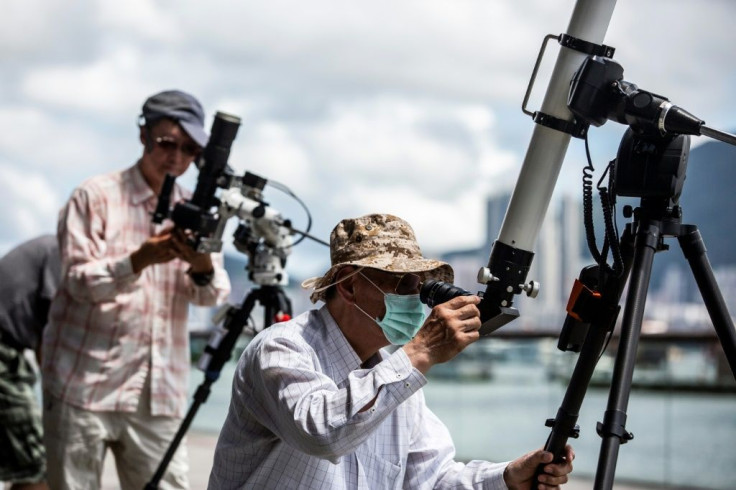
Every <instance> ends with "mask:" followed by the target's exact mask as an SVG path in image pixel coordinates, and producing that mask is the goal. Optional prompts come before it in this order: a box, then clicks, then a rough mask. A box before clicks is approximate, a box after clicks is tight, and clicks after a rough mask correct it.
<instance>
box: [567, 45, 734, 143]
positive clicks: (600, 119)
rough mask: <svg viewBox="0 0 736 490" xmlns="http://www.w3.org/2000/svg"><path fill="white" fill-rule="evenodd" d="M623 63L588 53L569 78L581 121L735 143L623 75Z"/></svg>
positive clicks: (570, 97) (569, 102)
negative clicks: (607, 122)
mask: <svg viewBox="0 0 736 490" xmlns="http://www.w3.org/2000/svg"><path fill="white" fill-rule="evenodd" d="M623 75H624V69H623V67H622V66H621V65H620V64H619V63H618V62H616V61H615V60H613V59H611V58H605V57H601V56H588V57H586V58H585V60H583V63H582V64H581V65H580V67H579V68H578V69H577V71H576V72H575V74H574V75H573V77H572V80H571V81H570V92H569V94H568V98H567V106H568V108H569V109H570V112H572V113H573V114H574V115H575V117H576V119H577V120H578V121H579V122H583V123H586V124H592V125H593V126H596V127H598V126H602V125H603V124H605V123H606V121H607V120H609V119H610V120H611V121H616V122H619V123H621V124H627V125H629V126H630V127H631V129H632V130H633V131H635V132H636V133H640V134H649V135H653V136H654V135H659V136H675V135H693V136H700V135H705V136H709V137H711V138H714V139H717V140H720V141H723V142H725V143H730V144H736V136H733V135H730V134H728V133H723V132H721V131H717V130H714V129H711V128H708V127H707V126H705V121H703V120H701V119H699V118H697V117H695V116H694V115H692V114H691V113H689V112H688V111H686V110H685V109H683V108H681V107H679V106H676V105H673V104H672V103H671V102H670V101H669V100H668V99H667V98H666V97H663V96H661V95H657V94H655V93H653V92H648V91H646V90H642V89H640V88H639V87H638V86H637V85H636V84H634V83H631V82H627V81H625V80H624V79H623Z"/></svg>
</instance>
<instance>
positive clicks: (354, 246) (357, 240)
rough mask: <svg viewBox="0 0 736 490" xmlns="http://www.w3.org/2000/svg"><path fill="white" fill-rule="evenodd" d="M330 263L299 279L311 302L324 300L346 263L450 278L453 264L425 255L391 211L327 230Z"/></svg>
mask: <svg viewBox="0 0 736 490" xmlns="http://www.w3.org/2000/svg"><path fill="white" fill-rule="evenodd" d="M330 261H331V264H332V266H331V267H330V268H329V270H328V271H327V272H326V273H325V274H324V275H323V276H322V277H313V278H311V279H307V280H306V281H304V282H303V283H302V287H303V288H305V289H314V292H313V293H312V294H311V295H310V299H311V300H312V303H316V302H317V301H318V300H322V301H324V300H325V293H326V290H327V289H328V288H329V287H330V286H331V285H332V284H333V283H334V278H335V274H336V273H337V271H338V270H340V269H341V268H342V267H344V266H347V265H355V266H363V267H370V268H372V269H379V270H382V271H386V272H399V273H401V272H412V273H416V274H419V275H420V276H422V279H425V278H428V277H431V278H433V279H437V280H439V281H445V282H452V280H453V271H452V267H450V265H449V264H447V263H445V262H441V261H439V260H432V259H425V258H424V257H422V251H421V250H420V248H419V244H418V243H417V239H416V237H415V236H414V230H412V228H411V226H409V223H407V222H406V221H404V220H403V219H401V218H397V217H396V216H392V215H390V214H369V215H366V216H361V217H360V218H350V219H344V220H342V221H340V223H338V224H337V226H336V227H335V229H334V230H332V233H331V234H330Z"/></svg>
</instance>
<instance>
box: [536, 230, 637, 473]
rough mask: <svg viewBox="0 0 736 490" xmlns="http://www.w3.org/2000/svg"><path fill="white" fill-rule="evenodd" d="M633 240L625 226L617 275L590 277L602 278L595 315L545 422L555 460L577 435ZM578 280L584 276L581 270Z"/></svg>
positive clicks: (628, 265) (615, 314)
mask: <svg viewBox="0 0 736 490" xmlns="http://www.w3.org/2000/svg"><path fill="white" fill-rule="evenodd" d="M633 242H634V238H633V236H632V235H631V230H630V228H629V227H627V228H626V230H625V231H624V233H623V235H622V236H621V247H620V249H621V254H622V258H623V263H624V270H623V272H622V274H621V276H620V277H615V276H613V275H612V274H607V275H605V276H600V271H599V269H595V271H596V272H595V273H594V274H592V276H595V277H601V278H602V283H599V284H596V286H595V289H596V290H597V291H598V292H600V293H601V298H602V299H601V304H600V305H597V307H596V308H597V310H598V311H597V315H596V316H595V318H593V319H592V320H591V322H590V326H589V328H588V332H587V335H586V336H585V340H584V341H583V343H582V346H581V347H580V355H579V357H578V360H577V362H576V363H575V369H574V370H573V373H572V376H571V377H570V382H569V384H568V386H567V389H566V391H565V396H564V398H563V400H562V403H561V405H560V408H559V409H558V410H557V415H556V417H555V419H553V420H552V419H550V420H548V421H547V425H548V426H550V427H551V428H552V431H551V432H550V435H549V437H548V438H547V442H546V443H545V446H544V449H545V450H546V451H549V452H551V453H552V454H554V455H555V460H556V461H557V462H560V461H561V457H562V456H564V454H565V446H566V445H567V441H568V439H569V438H570V437H577V436H578V428H577V425H576V424H577V420H578V417H579V413H580V407H581V406H582V404H583V399H584V398H585V393H586V391H587V389H588V386H589V385H590V380H591V378H592V377H593V372H594V371H595V366H596V364H597V363H598V359H599V358H600V355H601V352H602V351H603V347H604V345H605V343H606V339H607V338H608V335H609V334H610V333H611V332H612V330H613V326H614V324H615V322H616V318H617V317H618V312H619V307H618V303H619V300H620V299H621V294H622V291H623V288H624V285H625V284H626V279H627V277H628V274H629V271H630V269H631V262H632V260H633V256H634V246H633ZM584 272H585V269H584ZM581 279H584V278H583V274H582V273H581ZM584 282H586V281H584ZM543 466H544V465H541V466H540V467H539V468H538V469H537V476H539V474H540V473H541V471H542V467H543ZM537 483H538V482H537V481H536V478H535V481H534V484H533V485H532V488H536V484H537Z"/></svg>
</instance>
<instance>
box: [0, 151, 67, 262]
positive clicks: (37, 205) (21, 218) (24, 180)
mask: <svg viewBox="0 0 736 490" xmlns="http://www.w3.org/2000/svg"><path fill="white" fill-rule="evenodd" d="M0 194H1V195H2V196H3V199H4V201H5V202H6V203H7V204H10V205H11V206H12V208H13V209H14V212H13V213H0V230H2V232H0V246H2V245H7V244H8V243H12V242H15V241H16V239H17V237H23V239H26V238H31V237H34V236H36V235H40V234H43V233H54V232H55V231H56V219H57V215H58V211H59V203H60V202H61V198H60V197H61V196H59V194H58V192H57V191H56V189H54V187H53V186H52V185H50V184H49V182H48V180H47V179H46V178H45V176H44V175H43V174H41V173H38V172H26V171H23V170H21V169H18V168H17V167H14V166H12V165H9V164H7V163H5V162H3V163H0ZM18 241H20V240H18ZM16 244H17V242H16ZM5 251H7V250H5Z"/></svg>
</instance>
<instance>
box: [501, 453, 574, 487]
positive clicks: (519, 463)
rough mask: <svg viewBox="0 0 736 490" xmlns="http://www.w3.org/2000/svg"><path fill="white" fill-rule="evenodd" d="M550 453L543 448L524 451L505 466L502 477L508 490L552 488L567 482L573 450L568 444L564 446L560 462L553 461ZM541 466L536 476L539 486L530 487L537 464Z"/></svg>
mask: <svg viewBox="0 0 736 490" xmlns="http://www.w3.org/2000/svg"><path fill="white" fill-rule="evenodd" d="M553 459H554V457H553V455H552V453H550V452H547V451H545V450H544V449H537V450H536V451H532V452H529V453H526V454H525V455H524V456H522V457H520V458H517V459H515V460H513V461H512V462H510V463H509V464H508V466H506V470H505V471H504V473H503V479H504V481H505V482H506V486H507V487H509V490H537V489H540V490H553V489H559V488H560V485H563V484H565V483H567V475H568V474H569V473H570V472H571V471H572V460H573V459H575V452H574V451H573V450H572V447H571V446H570V445H567V446H566V447H565V456H564V459H563V461H562V462H560V463H553V462H552V460H553ZM540 464H541V465H544V466H543V471H544V472H543V473H541V474H540V475H539V477H538V482H539V486H538V487H536V488H534V489H532V482H533V481H534V475H535V474H536V472H537V468H538V467H539V465H540Z"/></svg>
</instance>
